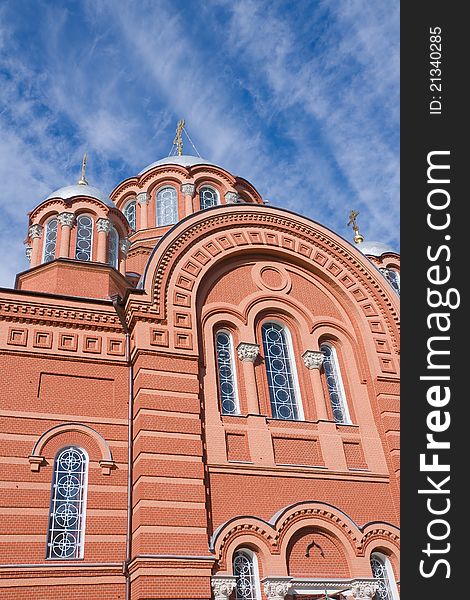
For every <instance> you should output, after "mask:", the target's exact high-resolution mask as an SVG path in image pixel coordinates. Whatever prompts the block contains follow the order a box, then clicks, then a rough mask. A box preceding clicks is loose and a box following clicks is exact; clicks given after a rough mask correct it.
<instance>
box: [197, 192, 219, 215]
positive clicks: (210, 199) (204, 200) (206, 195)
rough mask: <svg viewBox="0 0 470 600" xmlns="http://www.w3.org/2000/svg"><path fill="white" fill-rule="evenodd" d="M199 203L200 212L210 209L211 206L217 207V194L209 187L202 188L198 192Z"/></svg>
mask: <svg viewBox="0 0 470 600" xmlns="http://www.w3.org/2000/svg"><path fill="white" fill-rule="evenodd" d="M199 202H200V206H201V210H204V209H206V208H210V207H211V206H217V204H218V203H219V202H218V196H217V192H216V191H215V190H214V189H212V188H211V187H207V186H204V187H202V188H201V189H200V191H199Z"/></svg>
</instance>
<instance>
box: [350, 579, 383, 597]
mask: <svg viewBox="0 0 470 600" xmlns="http://www.w3.org/2000/svg"><path fill="white" fill-rule="evenodd" d="M378 587H379V584H378V583H376V582H375V581H356V582H354V584H353V586H352V588H351V590H352V598H354V600H357V599H360V600H371V599H372V598H373V597H374V594H375V592H376V591H377V589H378Z"/></svg>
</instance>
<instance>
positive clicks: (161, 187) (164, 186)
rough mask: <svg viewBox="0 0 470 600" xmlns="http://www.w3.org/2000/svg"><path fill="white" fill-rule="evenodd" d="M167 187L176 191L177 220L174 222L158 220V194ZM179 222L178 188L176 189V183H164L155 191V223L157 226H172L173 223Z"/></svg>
mask: <svg viewBox="0 0 470 600" xmlns="http://www.w3.org/2000/svg"><path fill="white" fill-rule="evenodd" d="M166 189H172V190H173V191H174V192H175V215H174V217H175V220H174V221H173V222H172V223H164V224H162V223H159V222H158V194H160V192H162V191H163V190H166ZM177 222H178V190H177V189H176V187H175V186H174V185H171V184H165V185H162V186H160V187H159V188H158V190H157V191H156V192H155V225H156V227H171V226H172V225H174V224H175V223H177Z"/></svg>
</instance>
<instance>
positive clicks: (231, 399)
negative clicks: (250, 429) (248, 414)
mask: <svg viewBox="0 0 470 600" xmlns="http://www.w3.org/2000/svg"><path fill="white" fill-rule="evenodd" d="M215 345H216V352H217V379H218V384H219V401H220V406H221V410H222V414H223V415H238V414H239V412H240V411H239V406H238V396H237V383H236V375H235V361H234V359H233V342H232V336H231V335H230V333H229V332H228V331H225V330H224V329H221V330H219V331H218V332H217V333H216V335H215Z"/></svg>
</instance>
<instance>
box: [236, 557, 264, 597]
mask: <svg viewBox="0 0 470 600" xmlns="http://www.w3.org/2000/svg"><path fill="white" fill-rule="evenodd" d="M233 574H234V575H235V577H236V580H237V584H236V588H235V589H236V592H235V597H236V600H258V581H257V575H258V574H257V573H256V569H255V564H254V558H253V555H252V554H251V552H250V553H248V552H247V551H245V550H239V551H238V552H236V553H235V555H234V558H233Z"/></svg>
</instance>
